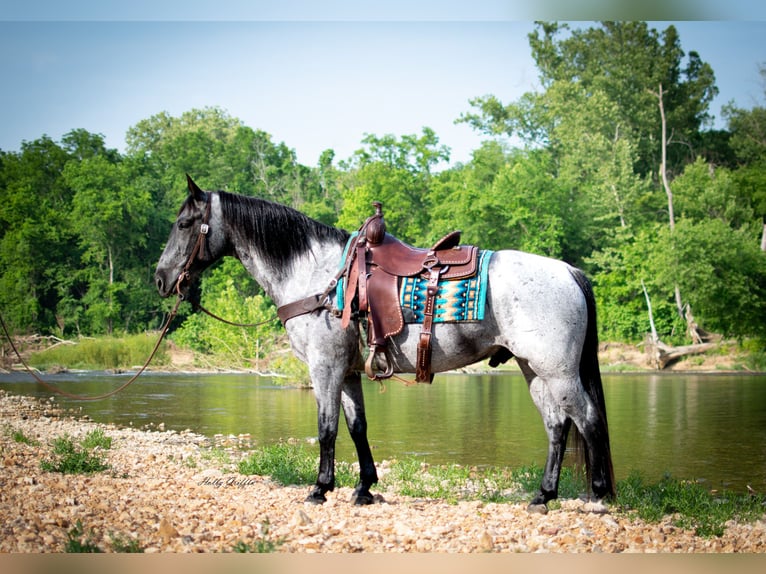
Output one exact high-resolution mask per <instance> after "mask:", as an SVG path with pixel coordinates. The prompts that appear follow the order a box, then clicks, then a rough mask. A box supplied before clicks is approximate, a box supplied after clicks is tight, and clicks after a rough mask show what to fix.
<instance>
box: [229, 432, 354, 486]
mask: <svg viewBox="0 0 766 574" xmlns="http://www.w3.org/2000/svg"><path fill="white" fill-rule="evenodd" d="M317 461H318V457H317V455H316V454H315V453H313V452H311V451H310V450H309V449H308V448H307V447H306V446H304V445H300V444H289V443H284V442H281V443H278V444H274V445H267V446H264V447H261V448H260V449H258V450H255V451H254V452H252V453H251V454H250V455H249V456H248V457H247V458H245V459H243V460H242V461H240V463H239V467H238V470H239V472H240V473H241V474H256V475H258V476H270V477H271V478H272V479H274V480H275V481H276V482H278V483H279V484H281V485H284V486H289V485H300V484H314V482H316V472H317V471H316V469H317ZM355 480H356V477H355V475H354V474H353V473H352V472H351V468H350V465H349V464H348V463H343V462H338V464H336V469H335V481H336V484H337V485H338V486H353V485H354V483H355Z"/></svg>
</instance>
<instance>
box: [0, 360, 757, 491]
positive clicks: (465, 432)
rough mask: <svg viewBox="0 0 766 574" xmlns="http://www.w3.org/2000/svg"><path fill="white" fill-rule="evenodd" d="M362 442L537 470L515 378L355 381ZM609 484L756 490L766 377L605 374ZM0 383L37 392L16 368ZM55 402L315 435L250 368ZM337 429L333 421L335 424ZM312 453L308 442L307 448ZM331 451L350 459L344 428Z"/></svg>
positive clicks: (299, 406)
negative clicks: (364, 421)
mask: <svg viewBox="0 0 766 574" xmlns="http://www.w3.org/2000/svg"><path fill="white" fill-rule="evenodd" d="M48 378H50V379H52V380H53V381H54V382H56V383H57V384H60V385H61V386H62V388H67V390H70V391H72V392H76V393H81V394H99V393H103V392H105V391H107V390H110V389H112V388H114V387H115V386H117V385H119V384H120V383H121V382H123V380H124V379H123V378H122V377H121V376H113V375H101V376H97V375H94V374H85V375H72V374H68V375H57V376H52V377H48ZM363 384H364V389H365V402H366V408H367V412H368V422H369V439H370V444H371V446H372V449H373V455H374V456H375V459H376V460H377V461H381V460H384V459H390V458H402V457H406V456H418V457H421V458H423V459H424V460H426V461H428V462H432V463H459V464H464V465H497V466H511V467H518V466H521V465H526V464H537V465H542V464H543V463H544V461H545V456H546V451H547V439H546V436H545V432H544V429H543V424H542V420H541V418H540V416H539V414H538V413H537V411H536V410H535V407H534V405H533V404H532V400H531V399H530V397H529V393H528V391H527V387H526V383H525V382H524V380H523V378H522V377H521V376H520V375H517V374H502V375H500V374H497V375H442V376H438V377H437V378H436V379H435V381H434V383H433V384H432V385H417V386H409V387H406V386H403V385H401V384H400V383H397V382H393V381H392V382H387V383H386V384H385V385H383V386H381V385H379V384H378V383H373V382H370V381H365V382H364V383H363ZM604 387H605V395H606V402H607V412H608V417H609V429H610V434H611V441H612V453H613V456H614V466H615V472H616V474H617V479H618V480H619V479H622V478H625V477H626V476H627V475H628V474H629V473H630V472H631V470H634V469H635V470H638V471H639V472H641V474H642V475H643V476H645V477H646V478H647V479H650V480H656V479H659V478H661V477H662V476H663V475H664V474H665V473H670V474H671V475H673V476H674V477H677V478H686V479H696V480H703V481H705V483H706V484H707V485H708V486H710V487H711V488H721V487H727V488H733V489H737V490H744V488H745V485H747V484H749V485H751V486H752V487H753V488H755V489H756V490H758V491H761V492H763V491H766V376H763V375H756V376H752V375H728V374H727V375H692V374H690V375H686V374H646V375H605V376H604ZM0 388H3V389H6V390H8V391H10V392H15V393H23V394H29V395H37V396H43V397H47V396H49V395H48V393H47V392H46V391H45V389H43V388H42V387H39V386H38V385H37V384H35V383H34V382H29V378H28V377H27V376H25V375H23V374H12V375H2V376H0ZM57 401H58V402H59V403H60V404H61V405H62V406H64V407H66V408H75V409H78V410H79V409H82V412H83V413H85V414H88V415H89V416H91V417H92V418H93V419H94V420H96V421H100V422H113V423H117V424H121V425H133V426H136V427H142V426H144V425H147V424H149V423H153V424H155V425H156V424H159V423H161V422H162V423H165V428H167V429H175V430H184V429H187V428H188V429H191V430H193V431H194V432H198V433H202V434H205V435H208V436H213V435H215V434H219V433H220V434H235V435H236V434H240V433H242V434H250V435H251V436H252V438H253V439H254V441H255V442H256V444H267V443H273V442H277V441H279V440H282V439H286V438H291V437H292V438H299V439H307V438H310V437H314V436H316V403H315V401H314V396H313V393H312V392H311V391H310V390H307V389H299V388H286V387H284V386H280V385H276V384H274V381H273V380H272V379H270V378H268V377H258V376H255V375H221V374H217V375H186V374H183V375H181V374H154V373H149V374H146V375H144V376H142V377H141V378H139V380H138V381H137V382H136V383H134V384H133V385H132V386H130V387H128V388H127V389H126V390H125V391H123V392H122V393H120V394H118V395H116V396H114V397H110V398H109V399H106V400H104V401H96V402H76V401H69V400H64V399H57ZM341 424H342V423H341ZM317 449H318V447H317ZM338 457H339V458H341V459H344V460H350V461H352V460H355V458H356V456H355V453H354V449H353V445H352V443H351V440H350V438H349V436H348V433H347V432H346V430H345V428H342V429H340V432H339V439H338Z"/></svg>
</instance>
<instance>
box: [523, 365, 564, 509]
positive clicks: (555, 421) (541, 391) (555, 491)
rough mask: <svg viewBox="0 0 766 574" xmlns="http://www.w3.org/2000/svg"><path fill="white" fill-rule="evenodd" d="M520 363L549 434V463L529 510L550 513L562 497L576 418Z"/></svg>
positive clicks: (546, 464) (547, 461)
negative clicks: (561, 482)
mask: <svg viewBox="0 0 766 574" xmlns="http://www.w3.org/2000/svg"><path fill="white" fill-rule="evenodd" d="M519 364H520V365H521V367H522V371H523V372H524V376H525V377H526V379H527V382H528V384H529V393H530V395H531V396H532V401H533V402H534V403H535V406H536V407H537V410H538V411H539V412H540V415H541V416H542V418H543V423H544V424H545V432H546V433H547V435H548V456H547V458H546V461H545V469H544V471H543V478H542V481H541V484H540V492H538V493H537V494H536V495H535V497H534V498H533V499H532V501H531V502H530V503H529V506H528V510H529V511H530V512H547V503H548V501H549V500H553V499H555V498H558V495H559V478H560V476H561V466H562V463H563V461H564V453H565V452H566V444H567V436H568V434H569V429H570V427H571V424H572V419H570V418H569V417H568V416H566V413H564V412H563V411H562V410H561V409H560V408H559V405H558V404H557V402H556V401H555V400H554V399H553V397H552V396H551V394H550V393H549V391H548V387H547V386H546V385H545V384H544V382H543V381H542V380H541V379H540V378H538V377H537V376H536V375H535V373H533V372H532V371H531V370H530V369H529V367H528V365H526V364H525V363H524V362H523V361H520V362H519Z"/></svg>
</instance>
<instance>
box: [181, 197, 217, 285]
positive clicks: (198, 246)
mask: <svg viewBox="0 0 766 574" xmlns="http://www.w3.org/2000/svg"><path fill="white" fill-rule="evenodd" d="M209 221H210V193H208V194H207V198H206V201H205V213H204V214H203V215H202V223H201V224H200V226H199V235H197V241H196V242H195V243H194V247H193V248H192V251H191V253H190V254H189V258H188V259H187V260H186V265H184V268H183V270H182V271H181V273H180V274H179V275H178V279H177V280H176V294H177V295H178V297H179V298H180V299H181V300H184V299H185V298H186V296H185V295H184V294H183V291H182V289H183V284H184V282H186V281H190V280H191V273H190V272H189V270H190V269H191V266H192V265H193V264H194V260H195V259H197V257H199V258H200V260H204V257H205V255H204V253H205V252H206V251H207V235H208V233H209V232H210V224H209V223H208V222H209Z"/></svg>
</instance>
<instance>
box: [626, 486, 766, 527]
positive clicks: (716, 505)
mask: <svg viewBox="0 0 766 574" xmlns="http://www.w3.org/2000/svg"><path fill="white" fill-rule="evenodd" d="M617 490H618V493H619V496H618V503H619V506H620V507H621V509H623V510H625V511H635V512H636V514H637V515H638V516H639V517H640V518H643V519H644V520H648V521H651V522H657V521H659V520H662V519H663V518H664V517H665V516H668V515H670V516H672V517H673V523H674V524H675V525H676V526H678V527H680V528H693V529H694V530H695V532H696V533H697V535H699V536H721V535H722V534H723V533H724V531H725V529H726V522H728V521H729V520H739V521H744V522H747V521H753V520H757V519H759V518H761V517H762V516H763V508H764V504H765V503H766V498H764V497H763V496H751V495H745V494H735V493H732V492H722V493H711V492H709V491H708V490H706V489H705V488H704V487H702V485H700V484H698V483H696V482H689V481H683V480H676V479H673V478H671V477H669V476H666V477H665V478H663V479H662V480H661V481H660V482H658V483H657V484H651V485H650V484H645V482H644V480H643V479H642V478H641V476H640V475H639V474H638V473H635V472H634V473H632V474H631V475H630V476H629V477H628V478H627V479H625V480H624V481H620V483H619V484H618V486H617Z"/></svg>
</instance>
